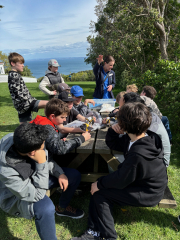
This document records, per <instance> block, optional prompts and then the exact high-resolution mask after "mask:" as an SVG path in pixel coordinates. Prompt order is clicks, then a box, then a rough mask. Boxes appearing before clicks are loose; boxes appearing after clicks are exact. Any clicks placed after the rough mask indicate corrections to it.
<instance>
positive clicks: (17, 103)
mask: <svg viewBox="0 0 180 240" xmlns="http://www.w3.org/2000/svg"><path fill="white" fill-rule="evenodd" d="M8 59H9V63H10V65H11V67H12V68H11V71H9V74H8V87H9V91H10V94H11V98H12V101H13V104H14V107H15V109H16V110H17V111H18V116H19V122H20V123H23V122H27V121H31V120H32V116H31V111H33V112H38V110H39V109H40V108H45V106H46V104H47V102H48V101H44V100H37V99H36V98H34V97H32V96H31V94H30V92H29V90H28V88H27V87H26V85H25V83H24V80H23V78H22V76H21V74H20V73H19V72H22V71H23V67H24V58H23V57H22V56H21V55H20V54H18V53H16V52H13V53H10V54H9V56H8Z"/></svg>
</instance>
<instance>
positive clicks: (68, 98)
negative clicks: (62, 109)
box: [58, 92, 96, 133]
mask: <svg viewBox="0 0 180 240" xmlns="http://www.w3.org/2000/svg"><path fill="white" fill-rule="evenodd" d="M58 98H59V99H61V100H62V101H63V102H65V103H67V105H68V108H69V109H70V114H69V116H67V118H66V121H64V124H61V125H59V126H58V129H59V131H60V132H61V133H72V132H75V133H77V132H84V131H83V130H81V129H80V128H71V127H64V125H66V124H68V123H71V122H73V121H75V120H77V119H78V120H79V121H82V122H85V121H86V118H85V117H84V116H82V115H81V114H79V112H78V111H76V110H75V109H73V102H74V101H75V99H74V98H73V97H72V95H71V94H70V93H67V92H62V93H60V94H59V96H58ZM93 118H94V121H96V118H95V117H93Z"/></svg>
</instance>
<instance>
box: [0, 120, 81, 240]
mask: <svg viewBox="0 0 180 240" xmlns="http://www.w3.org/2000/svg"><path fill="white" fill-rule="evenodd" d="M48 134H49V133H48V131H47V129H46V127H45V126H42V125H35V124H30V123H23V124H21V125H20V126H19V127H17V129H16V130H15V132H14V134H13V133H10V134H7V135H6V136H5V137H3V138H2V139H1V141H0V191H1V201H0V208H1V209H2V210H3V211H5V212H7V213H9V214H10V215H13V216H14V217H23V218H27V219H32V218H33V217H34V218H35V223H36V229H37V232H38V234H39V237H40V239H43V240H49V239H51V240H57V237H56V228H55V217H54V213H55V211H56V214H57V215H58V216H61V217H62V216H68V217H71V218H73V219H78V218H81V217H83V216H84V212H83V211H82V210H78V209H73V208H72V207H71V206H69V202H70V200H71V198H72V196H73V194H74V192H75V190H76V189H77V187H78V185H79V183H80V180H81V175H80V173H79V172H78V171H77V170H76V169H71V168H61V167H59V166H58V165H57V164H56V163H55V162H54V161H53V159H52V158H51V156H50V155H48V151H47V150H45V144H44V141H45V140H46V138H47V137H48ZM59 186H60V187H61V189H63V192H62V194H61V196H60V199H59V203H58V205H57V206H56V210H55V207H54V204H53V202H52V201H51V199H50V198H49V197H47V196H46V190H47V189H52V188H54V187H59Z"/></svg>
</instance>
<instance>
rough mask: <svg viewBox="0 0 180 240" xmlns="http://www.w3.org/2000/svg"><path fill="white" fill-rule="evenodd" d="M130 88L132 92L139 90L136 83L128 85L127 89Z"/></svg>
mask: <svg viewBox="0 0 180 240" xmlns="http://www.w3.org/2000/svg"><path fill="white" fill-rule="evenodd" d="M129 89H130V91H131V92H135V93H136V92H138V87H137V86H136V84H131V85H127V87H126V91H127V90H129Z"/></svg>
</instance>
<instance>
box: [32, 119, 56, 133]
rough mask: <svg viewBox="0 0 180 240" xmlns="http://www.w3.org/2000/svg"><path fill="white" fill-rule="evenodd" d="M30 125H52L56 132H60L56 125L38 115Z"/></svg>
mask: <svg viewBox="0 0 180 240" xmlns="http://www.w3.org/2000/svg"><path fill="white" fill-rule="evenodd" d="M30 123H35V124H36V125H51V126H52V127H53V128H54V130H55V131H56V132H59V131H58V130H57V128H56V127H55V125H54V124H53V123H52V122H51V121H50V120H49V119H48V118H47V117H42V116H40V115H37V116H36V118H35V119H33V120H32V121H31V122H30Z"/></svg>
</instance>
